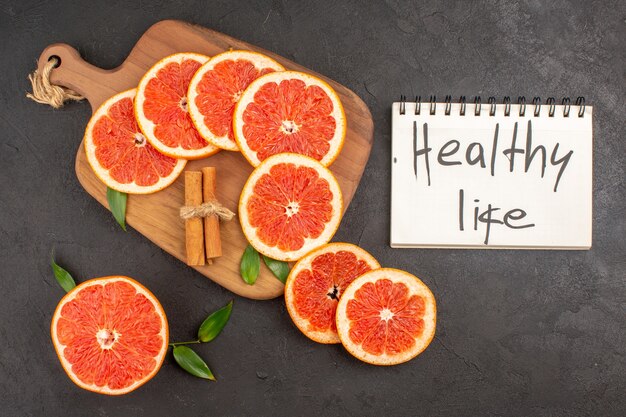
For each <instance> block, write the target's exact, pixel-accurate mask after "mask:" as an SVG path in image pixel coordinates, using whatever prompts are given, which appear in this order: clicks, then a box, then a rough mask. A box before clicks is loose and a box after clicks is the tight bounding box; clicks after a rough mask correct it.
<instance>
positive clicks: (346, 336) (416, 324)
mask: <svg viewBox="0 0 626 417" xmlns="http://www.w3.org/2000/svg"><path fill="white" fill-rule="evenodd" d="M436 315H437V307H436V304H435V297H434V296H433V293H432V292H431V291H430V289H429V288H428V287H427V286H426V285H425V284H424V283H423V282H422V281H421V280H420V279H419V278H417V277H415V276H413V275H411V274H409V273H408V272H404V271H400V270H398V269H392V268H380V269H376V270H373V271H370V272H367V273H365V274H364V275H362V276H360V277H359V278H357V279H355V280H354V281H352V283H351V284H350V285H349V286H348V288H347V289H346V290H345V291H344V293H343V296H342V297H341V299H340V300H339V303H338V304H337V317H336V319H337V332H338V334H339V339H340V340H341V343H342V344H343V345H344V347H345V348H346V349H347V350H348V352H350V353H351V354H352V355H353V356H355V357H356V358H358V359H360V360H362V361H364V362H368V363H371V364H373V365H396V364H399V363H402V362H406V361H408V360H410V359H413V358H414V357H416V356H417V355H419V354H420V353H421V352H422V351H424V349H426V348H427V347H428V345H429V344H430V342H431V341H432V339H433V337H434V336H435V324H436V320H437V319H436Z"/></svg>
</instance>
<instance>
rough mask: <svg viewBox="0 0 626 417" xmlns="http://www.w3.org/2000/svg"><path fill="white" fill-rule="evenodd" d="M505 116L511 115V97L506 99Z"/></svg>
mask: <svg viewBox="0 0 626 417" xmlns="http://www.w3.org/2000/svg"><path fill="white" fill-rule="evenodd" d="M504 115H505V116H510V115H511V97H509V96H506V97H504Z"/></svg>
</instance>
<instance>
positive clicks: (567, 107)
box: [561, 97, 572, 117]
mask: <svg viewBox="0 0 626 417" xmlns="http://www.w3.org/2000/svg"><path fill="white" fill-rule="evenodd" d="M571 103H572V102H571V100H570V99H569V97H563V101H561V105H562V106H563V117H569V110H570V105H571Z"/></svg>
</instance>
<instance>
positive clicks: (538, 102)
mask: <svg viewBox="0 0 626 417" xmlns="http://www.w3.org/2000/svg"><path fill="white" fill-rule="evenodd" d="M533 106H535V110H534V112H533V113H534V116H535V117H539V114H540V113H541V97H534V98H533Z"/></svg>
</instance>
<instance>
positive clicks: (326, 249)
mask: <svg viewBox="0 0 626 417" xmlns="http://www.w3.org/2000/svg"><path fill="white" fill-rule="evenodd" d="M377 268H380V265H379V264H378V262H377V261H376V259H374V257H373V256H372V255H370V254H369V253H367V252H366V251H365V250H363V249H361V248H359V247H358V246H355V245H352V244H349V243H329V244H327V245H324V246H321V247H319V248H318V249H315V250H313V251H311V252H309V253H308V254H306V255H305V256H304V257H303V258H301V259H300V260H299V261H298V262H297V263H296V265H295V266H294V267H293V269H292V270H291V272H290V273H289V277H288V278H287V282H286V284H285V304H286V305H287V311H288V312H289V315H290V316H291V318H292V320H293V322H294V323H295V324H296V326H297V327H298V329H300V331H301V332H302V333H304V334H305V335H306V336H307V337H309V338H310V339H312V340H314V341H316V342H319V343H339V337H338V336H337V327H336V324H335V311H336V309H337V302H338V301H339V299H340V298H341V296H342V295H343V292H344V290H345V289H346V287H347V286H348V285H349V284H350V283H351V282H352V281H353V280H354V279H355V278H357V277H359V276H361V275H363V274H364V273H366V272H368V271H371V270H372V269H377Z"/></svg>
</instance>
